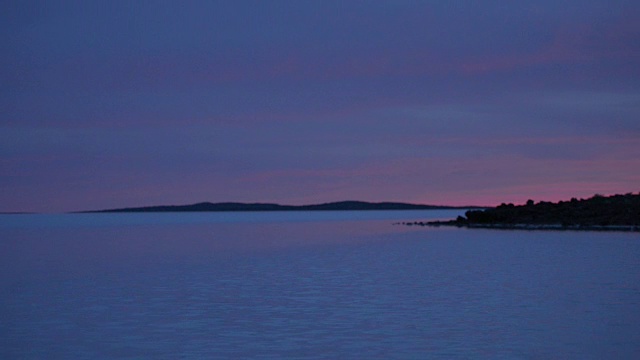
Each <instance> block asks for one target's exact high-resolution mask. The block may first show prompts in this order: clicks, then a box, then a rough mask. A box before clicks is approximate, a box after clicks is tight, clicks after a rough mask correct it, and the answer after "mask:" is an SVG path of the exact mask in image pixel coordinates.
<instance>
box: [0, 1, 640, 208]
mask: <svg viewBox="0 0 640 360" xmlns="http://www.w3.org/2000/svg"><path fill="white" fill-rule="evenodd" d="M0 7H1V9H0V10H1V11H0V26H1V28H0V29H1V32H0V211H34V212H64V211H74V210H91V209H105V208H116V207H129V206H149V205H161V204H190V203H195V202H203V201H210V202H223V201H239V202H276V203H281V204H294V205H296V204H312V203H324V202H331V201H340V200H363V201H402V202H411V203H424V204H440V205H470V204H471V205H487V206H490V205H498V204H500V203H503V202H504V203H510V202H511V203H516V204H518V203H523V202H525V201H526V200H527V199H533V200H535V201H540V200H544V201H557V200H566V199H570V198H572V197H577V198H586V197H590V196H592V195H593V194H596V193H598V194H617V193H628V192H638V191H640V2H638V1H635V0H634V1H622V0H552V1H550V0H536V1H527V0H523V1H506V0H505V1H480V0H478V1H415V0H406V1H404V0H389V1H380V0H368V1H358V0H351V1H331V0H323V1H307V0H294V1H278V0H272V1H142V0H141V1H89V0H80V1H67V0H60V1H3V2H2V4H0Z"/></svg>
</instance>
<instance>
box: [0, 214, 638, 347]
mask: <svg viewBox="0 0 640 360" xmlns="http://www.w3.org/2000/svg"><path fill="white" fill-rule="evenodd" d="M457 214H458V212H455V211H454V212H441V211H409V212H384V211H382V212H378V211H375V212H312V213H304V212H300V213H202V214H198V213H196V214H93V215H88V214H86V215H84V214H83V215H80V214H77V215H0V358H2V359H100V358H144V357H148V358H155V359H179V358H193V359H199V358H202V359H224V358H263V359H280V358H318V359H336V358H393V359H425V358H442V359H456V358H488V359H501V358H503V359H549V358H556V359H604V358H607V359H609V358H611V359H613V358H616V359H634V358H635V359H638V358H640V236H639V235H638V234H637V233H636V234H632V233H591V232H552V231H549V232H527V231H498V230H496V231H493V230H466V229H455V228H418V227H406V226H398V225H392V224H393V222H395V221H398V220H417V219H429V218H450V217H455V216H456V215H457Z"/></svg>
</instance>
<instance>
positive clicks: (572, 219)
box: [403, 193, 640, 231]
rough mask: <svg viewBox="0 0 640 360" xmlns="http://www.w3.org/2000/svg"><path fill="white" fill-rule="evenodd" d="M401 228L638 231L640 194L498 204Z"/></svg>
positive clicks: (639, 224)
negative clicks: (521, 203) (461, 214)
mask: <svg viewBox="0 0 640 360" xmlns="http://www.w3.org/2000/svg"><path fill="white" fill-rule="evenodd" d="M403 224H405V225H421V226H458V227H469V228H492V229H528V230H615V231H640V194H637V195H634V194H631V193H629V194H626V195H612V196H608V197H606V196H602V195H595V196H593V197H591V198H589V199H580V200H578V199H576V198H573V199H571V200H570V201H560V202H558V203H551V202H545V201H541V202H539V203H534V202H533V201H532V200H529V201H527V203H526V204H524V205H519V206H516V205H513V204H502V205H500V206H498V207H495V208H488V209H484V210H469V211H467V212H466V213H465V216H458V218H457V219H455V220H450V221H431V222H412V223H403Z"/></svg>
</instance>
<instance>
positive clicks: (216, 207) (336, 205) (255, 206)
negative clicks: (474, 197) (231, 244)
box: [84, 201, 473, 213]
mask: <svg viewBox="0 0 640 360" xmlns="http://www.w3.org/2000/svg"><path fill="white" fill-rule="evenodd" d="M469 208H473V207H451V206H437V205H419V204H406V203H394V202H381V203H370V202H364V201H341V202H332V203H326V204H317V205H279V204H268V203H267V204H265V203H251V204H247V203H236V202H224V203H210V202H203V203H197V204H192V205H165V206H146V207H135V208H123V209H109V210H97V211H84V212H94V213H96V212H101V213H103V212H198V211H336V210H433V209H469Z"/></svg>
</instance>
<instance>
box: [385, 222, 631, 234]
mask: <svg viewBox="0 0 640 360" xmlns="http://www.w3.org/2000/svg"><path fill="white" fill-rule="evenodd" d="M397 224H400V225H405V226H430V227H440V226H449V227H458V228H467V229H495V230H551V231H623V232H640V226H638V225H562V224H501V223H495V224H469V223H461V222H457V221H455V220H452V221H426V222H425V221H413V222H401V223H397Z"/></svg>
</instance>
